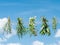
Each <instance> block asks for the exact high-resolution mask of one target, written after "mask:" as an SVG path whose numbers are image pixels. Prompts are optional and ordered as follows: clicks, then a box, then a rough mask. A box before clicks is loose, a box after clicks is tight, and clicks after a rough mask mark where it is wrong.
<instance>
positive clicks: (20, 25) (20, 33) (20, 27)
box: [17, 18, 26, 37]
mask: <svg viewBox="0 0 60 45" xmlns="http://www.w3.org/2000/svg"><path fill="white" fill-rule="evenodd" d="M17 21H18V22H17V35H18V37H22V36H23V35H24V34H25V33H26V28H25V27H24V25H23V23H22V18H17Z"/></svg>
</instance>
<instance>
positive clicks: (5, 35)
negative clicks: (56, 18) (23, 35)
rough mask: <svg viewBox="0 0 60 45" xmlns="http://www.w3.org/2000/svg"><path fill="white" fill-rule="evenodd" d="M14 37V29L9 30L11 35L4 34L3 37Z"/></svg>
mask: <svg viewBox="0 0 60 45" xmlns="http://www.w3.org/2000/svg"><path fill="white" fill-rule="evenodd" d="M14 35H16V31H15V30H14V29H12V30H11V34H4V37H5V38H7V39H9V38H10V37H12V36H14Z"/></svg>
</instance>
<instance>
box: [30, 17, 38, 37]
mask: <svg viewBox="0 0 60 45" xmlns="http://www.w3.org/2000/svg"><path fill="white" fill-rule="evenodd" d="M29 30H30V33H31V34H32V35H34V36H37V34H36V31H35V30H36V29H35V17H31V18H30V19H29Z"/></svg>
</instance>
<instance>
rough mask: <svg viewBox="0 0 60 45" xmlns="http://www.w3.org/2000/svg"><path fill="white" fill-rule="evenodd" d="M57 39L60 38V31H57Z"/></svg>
mask: <svg viewBox="0 0 60 45" xmlns="http://www.w3.org/2000/svg"><path fill="white" fill-rule="evenodd" d="M55 37H60V29H58V30H57V32H56V35H55Z"/></svg>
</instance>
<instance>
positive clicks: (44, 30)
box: [40, 17, 50, 35]
mask: <svg viewBox="0 0 60 45" xmlns="http://www.w3.org/2000/svg"><path fill="white" fill-rule="evenodd" d="M47 22H48V20H47V19H46V18H45V17H42V26H41V31H40V34H42V35H45V34H48V35H50V29H49V26H48V24H47Z"/></svg>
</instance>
